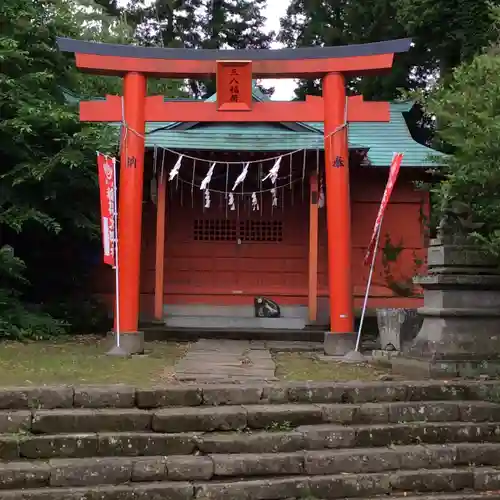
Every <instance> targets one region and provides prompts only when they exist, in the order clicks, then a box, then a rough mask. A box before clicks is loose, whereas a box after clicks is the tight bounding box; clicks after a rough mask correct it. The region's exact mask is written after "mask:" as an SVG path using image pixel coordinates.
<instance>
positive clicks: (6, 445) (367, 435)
mask: <svg viewBox="0 0 500 500" xmlns="http://www.w3.org/2000/svg"><path fill="white" fill-rule="evenodd" d="M465 442H470V443H499V442H500V423H499V422H482V423H471V422H436V423H432V422H416V423H410V424H379V425H351V426H348V425H331V424H320V425H305V426H300V427H297V428H295V429H291V430H269V431H252V432H207V433H196V432H186V433H182V432H181V433H160V432H99V433H87V434H81V433H76V434H49V435H29V434H24V435H23V434H17V435H11V434H4V435H0V460H20V459H50V458H91V457H97V456H100V457H112V456H130V457H134V456H155V455H169V456H170V455H190V454H204V455H206V454H213V453H222V454H232V453H289V452H296V451H301V450H322V449H343V448H359V447H364V448H367V447H380V446H388V445H390V444H394V445H412V444H452V443H465Z"/></svg>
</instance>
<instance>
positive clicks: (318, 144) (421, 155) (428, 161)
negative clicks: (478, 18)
mask: <svg viewBox="0 0 500 500" xmlns="http://www.w3.org/2000/svg"><path fill="white" fill-rule="evenodd" d="M65 93H66V94H68V95H67V96H66V98H67V100H68V102H71V103H75V104H76V102H78V101H79V99H78V98H77V97H76V96H73V95H71V94H69V93H68V92H65ZM253 98H254V99H255V100H256V101H264V100H268V99H269V98H268V97H267V96H265V95H264V94H263V93H262V92H261V91H260V90H259V89H258V88H257V87H255V86H254V89H253ZM215 100H216V95H213V96H211V97H210V98H208V99H207V101H212V102H213V101H215ZM412 107H413V103H412V102H393V103H391V104H390V108H391V119H390V121H389V122H365V123H360V122H355V123H350V124H349V147H350V148H352V149H367V150H368V153H367V155H368V160H369V161H370V163H371V165H372V166H375V167H386V166H388V165H389V164H390V163H391V160H392V156H393V153H394V152H402V153H404V159H403V164H402V166H403V167H421V168H422V167H423V168H429V167H432V166H434V167H435V166H436V165H438V164H439V163H436V161H435V160H433V159H432V157H434V158H435V157H439V156H443V154H442V153H439V152H438V151H436V150H434V149H431V148H428V147H426V146H423V145H422V144H420V143H418V142H416V141H415V140H414V139H413V138H412V136H411V134H410V131H409V130H408V126H407V125H406V121H405V119H404V116H403V113H406V112H408V111H410V110H411V108H412ZM114 125H116V126H119V125H120V124H119V123H115V124H114ZM146 133H147V135H146V147H148V148H153V147H155V146H156V147H159V148H162V147H163V148H169V149H172V150H174V151H179V152H181V151H186V150H211V151H271V152H286V151H295V150H301V149H320V150H322V149H323V123H252V122H233V123H180V122H179V123H175V122H149V123H147V124H146Z"/></svg>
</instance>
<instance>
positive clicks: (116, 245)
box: [113, 158, 120, 349]
mask: <svg viewBox="0 0 500 500" xmlns="http://www.w3.org/2000/svg"><path fill="white" fill-rule="evenodd" d="M113 197H114V203H113V206H114V213H113V219H114V238H113V240H114V247H115V297H116V306H115V307H116V347H117V348H118V349H119V348H120V281H119V276H118V270H119V260H118V197H117V189H116V160H115V159H114V158H113Z"/></svg>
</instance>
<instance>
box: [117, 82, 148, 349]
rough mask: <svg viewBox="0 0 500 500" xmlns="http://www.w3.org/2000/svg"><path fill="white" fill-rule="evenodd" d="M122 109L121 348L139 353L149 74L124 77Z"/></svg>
mask: <svg viewBox="0 0 500 500" xmlns="http://www.w3.org/2000/svg"><path fill="white" fill-rule="evenodd" d="M123 94H124V96H123V111H124V119H125V123H126V125H127V126H126V127H123V129H122V143H121V157H120V182H119V198H118V217H119V219H118V250H119V256H120V263H119V269H118V280H119V286H120V330H121V333H122V334H123V335H122V348H123V349H124V350H125V351H127V352H129V353H131V354H132V353H140V352H143V350H144V343H143V341H142V338H141V335H139V332H138V324H139V294H140V288H139V287H140V270H141V235H142V230H141V229H142V228H141V225H142V199H143V181H144V132H145V120H144V109H145V102H146V77H145V76H144V75H142V74H139V73H127V74H126V75H125V76H124V78H123Z"/></svg>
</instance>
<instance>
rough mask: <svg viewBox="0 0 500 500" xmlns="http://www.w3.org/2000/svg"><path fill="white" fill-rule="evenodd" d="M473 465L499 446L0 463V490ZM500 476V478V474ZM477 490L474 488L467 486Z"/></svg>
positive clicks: (490, 461)
mask: <svg viewBox="0 0 500 500" xmlns="http://www.w3.org/2000/svg"><path fill="white" fill-rule="evenodd" d="M471 464H473V466H474V467H480V466H493V467H496V466H498V465H500V444H499V443H494V444H492V443H487V444H479V443H460V444H455V445H425V446H423V445H413V446H392V447H390V448H358V449H342V450H315V451H299V452H291V453H254V454H229V455H223V454H213V455H177V456H164V455H163V456H151V457H101V458H96V457H93V458H66V459H51V460H48V461H41V460H36V461H18V462H16V461H14V462H7V463H1V464H0V490H2V489H16V488H39V487H68V486H75V487H78V486H98V485H105V484H112V485H119V484H124V483H128V482H139V483H140V482H150V481H212V480H214V481H220V480H223V479H240V480H241V479H253V478H263V477H267V476H271V477H273V478H278V477H281V476H307V477H312V476H335V475H338V474H374V473H384V472H385V473H393V472H394V471H400V472H401V471H407V472H409V471H421V470H422V469H426V470H435V469H449V470H458V471H460V470H462V469H461V468H462V467H469V466H470V465H471ZM497 474H500V473H499V472H498V470H497ZM417 482H418V481H417ZM472 486H475V485H474V484H473V485H470V486H465V487H472ZM410 490H411V489H410ZM431 491H432V489H431ZM0 496H1V494H0Z"/></svg>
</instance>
